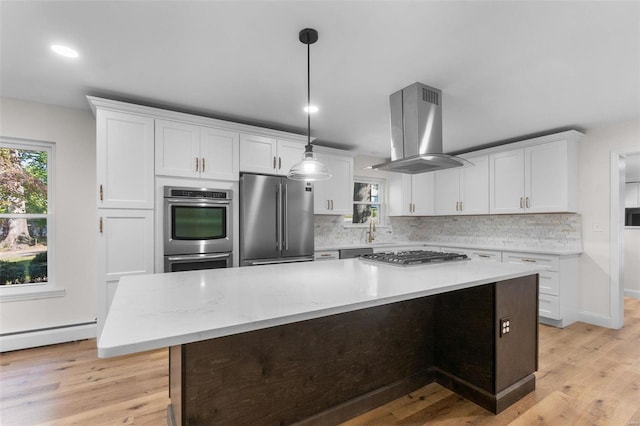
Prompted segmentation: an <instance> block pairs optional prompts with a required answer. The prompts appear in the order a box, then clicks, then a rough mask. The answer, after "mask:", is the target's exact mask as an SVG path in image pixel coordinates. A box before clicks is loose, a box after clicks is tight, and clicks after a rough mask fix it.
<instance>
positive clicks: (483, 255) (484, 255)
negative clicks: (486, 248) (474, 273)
mask: <svg viewBox="0 0 640 426" xmlns="http://www.w3.org/2000/svg"><path fill="white" fill-rule="evenodd" d="M478 257H484V258H485V259H488V258H490V257H491V256H489V255H488V254H479V255H478Z"/></svg>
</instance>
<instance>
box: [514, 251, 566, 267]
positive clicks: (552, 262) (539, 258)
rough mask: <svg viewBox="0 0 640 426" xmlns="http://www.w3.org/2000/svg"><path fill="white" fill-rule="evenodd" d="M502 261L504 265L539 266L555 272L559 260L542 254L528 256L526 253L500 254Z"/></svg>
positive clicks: (558, 265)
mask: <svg viewBox="0 0 640 426" xmlns="http://www.w3.org/2000/svg"><path fill="white" fill-rule="evenodd" d="M502 261H503V262H505V263H522V264H525V265H539V266H542V267H544V268H549V269H551V270H552V271H557V270H559V268H560V259H559V258H558V256H546V255H544V254H528V253H510V252H504V253H502Z"/></svg>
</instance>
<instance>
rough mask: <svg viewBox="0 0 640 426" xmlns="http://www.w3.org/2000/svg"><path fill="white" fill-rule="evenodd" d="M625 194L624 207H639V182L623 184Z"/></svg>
mask: <svg viewBox="0 0 640 426" xmlns="http://www.w3.org/2000/svg"><path fill="white" fill-rule="evenodd" d="M625 190H626V196H625V200H624V206H625V207H640V182H629V183H627V184H625Z"/></svg>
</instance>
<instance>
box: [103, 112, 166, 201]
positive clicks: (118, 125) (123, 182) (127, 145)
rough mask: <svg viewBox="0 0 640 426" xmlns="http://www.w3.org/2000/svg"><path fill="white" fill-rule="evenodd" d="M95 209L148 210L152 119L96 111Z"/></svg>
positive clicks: (151, 193)
mask: <svg viewBox="0 0 640 426" xmlns="http://www.w3.org/2000/svg"><path fill="white" fill-rule="evenodd" d="M95 113H96V158H97V164H96V169H97V180H98V182H97V184H98V188H97V198H98V207H99V208H120V209H152V208H153V199H154V169H153V163H154V161H153V158H154V153H153V146H154V144H153V134H154V128H153V121H154V120H153V118H151V117H145V116H141V115H137V114H130V113H125V112H116V111H111V110H107V109H100V108H96V111H95Z"/></svg>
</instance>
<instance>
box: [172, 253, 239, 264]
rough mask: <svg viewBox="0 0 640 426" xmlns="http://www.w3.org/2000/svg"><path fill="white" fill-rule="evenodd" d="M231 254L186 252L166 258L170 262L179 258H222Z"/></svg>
mask: <svg viewBox="0 0 640 426" xmlns="http://www.w3.org/2000/svg"><path fill="white" fill-rule="evenodd" d="M229 256H231V253H219V254H188V255H184V256H170V257H168V258H167V260H169V261H170V262H179V261H181V260H203V259H205V260H206V259H223V258H225V257H229Z"/></svg>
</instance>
